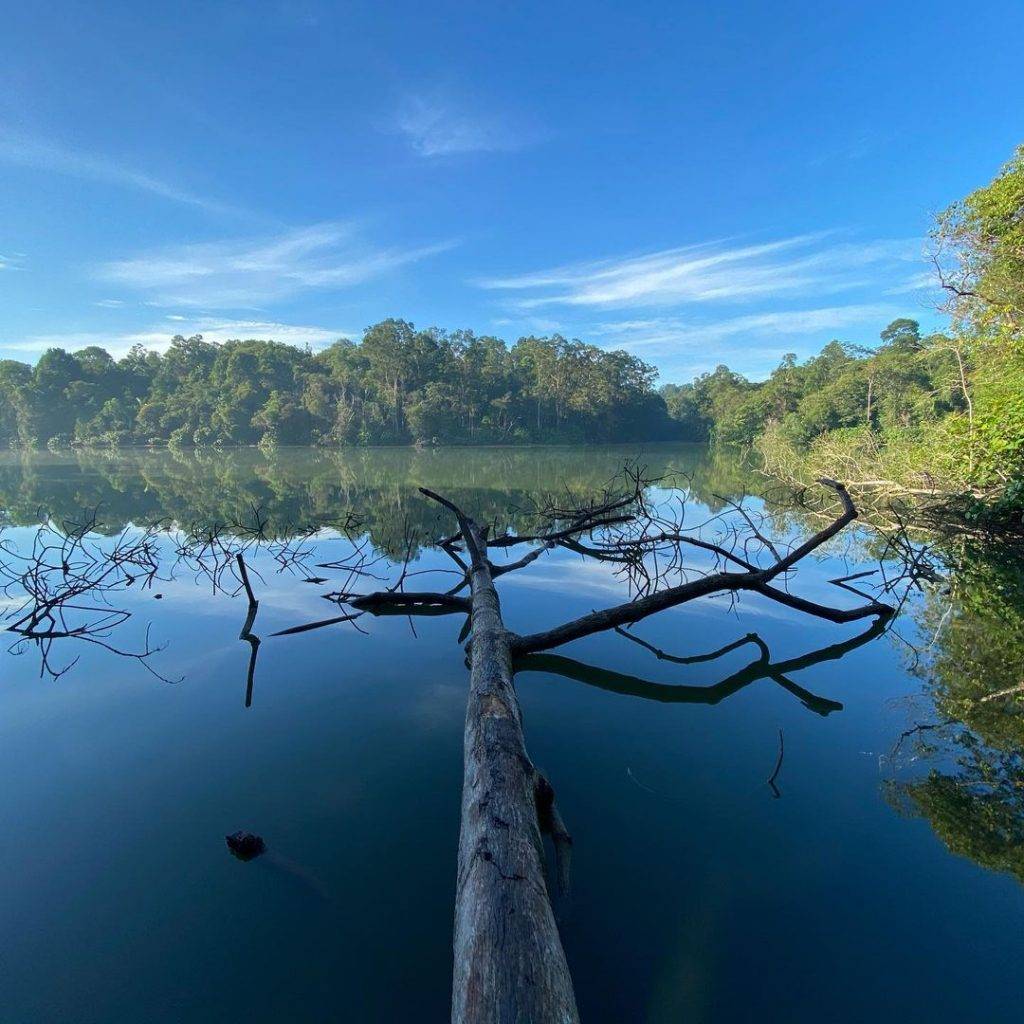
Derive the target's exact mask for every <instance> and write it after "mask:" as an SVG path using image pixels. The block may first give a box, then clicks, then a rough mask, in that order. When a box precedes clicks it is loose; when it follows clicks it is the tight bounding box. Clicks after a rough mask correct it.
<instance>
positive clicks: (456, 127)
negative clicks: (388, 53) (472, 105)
mask: <svg viewBox="0 0 1024 1024" xmlns="http://www.w3.org/2000/svg"><path fill="white" fill-rule="evenodd" d="M395 126H396V128H397V129H398V131H399V132H400V133H401V134H403V135H404V136H405V137H406V138H407V139H408V141H409V145H411V146H412V148H413V149H414V150H415V151H416V152H417V153H419V154H420V155H421V156H426V157H434V156H452V155H455V154H459V153H497V152H511V151H512V150H516V149H522V148H523V147H524V146H527V145H529V144H530V143H531V142H533V141H535V139H536V134H535V133H532V132H529V131H528V130H526V129H525V128H524V127H523V126H522V125H518V126H517V125H514V124H513V123H512V121H511V119H509V118H507V117H505V118H502V117H495V116H493V115H482V114H473V113H470V112H469V111H466V110H463V109H461V108H460V107H459V106H458V105H457V104H455V103H454V102H453V101H452V100H450V99H446V98H443V97H440V96H434V97H423V96H414V97H410V98H409V99H407V100H406V101H405V102H404V103H403V104H402V106H401V108H400V109H399V111H398V115H397V117H396V119H395Z"/></svg>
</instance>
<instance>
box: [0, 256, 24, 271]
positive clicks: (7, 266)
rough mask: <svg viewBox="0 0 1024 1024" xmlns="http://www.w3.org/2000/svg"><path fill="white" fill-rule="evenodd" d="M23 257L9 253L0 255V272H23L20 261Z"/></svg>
mask: <svg viewBox="0 0 1024 1024" xmlns="http://www.w3.org/2000/svg"><path fill="white" fill-rule="evenodd" d="M23 259H24V257H23V256H22V254H21V253H18V252H11V253H7V254H6V255H4V254H3V253H0V270H24V269H25V268H24V266H22V260H23Z"/></svg>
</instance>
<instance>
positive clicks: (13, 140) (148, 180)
mask: <svg viewBox="0 0 1024 1024" xmlns="http://www.w3.org/2000/svg"><path fill="white" fill-rule="evenodd" d="M0 162H3V163H8V164H16V165H18V166H21V167H31V168H34V169H36V170H41V171H52V172H53V173H55V174H67V175H71V176H72V177H76V178H87V179H89V180H91V181H100V182H104V183H106V184H109V185H117V186H120V187H123V188H130V189H134V190H136V191H139V192H149V193H150V194H152V195H155V196H159V197H160V198H162V199H168V200H170V201H171V202H175V203H182V204H184V205H186V206H195V207H198V208H200V209H203V210H206V211H208V212H210V213H222V214H232V215H238V214H239V213H240V211H239V210H238V209H236V208H235V207H232V206H229V205H227V204H226V203H219V202H216V201H215V200H211V199H206V198H204V197H203V196H199V195H196V194H195V193H194V192H189V191H188V190H187V189H183V188H179V187H178V186H177V185H172V184H170V183H169V182H166V181H163V180H161V179H160V178H154V177H151V176H150V175H148V174H144V173H143V172H141V171H138V170H136V169H135V168H133V167H129V166H127V165H125V164H122V163H119V162H118V161H116V160H112V159H110V158H108V157H105V156H100V155H98V154H94V153H88V152H84V151H81V150H74V149H69V148H66V147H64V146H61V145H58V144H57V143H54V142H50V141H48V140H44V139H38V138H35V137H32V136H29V135H23V134H19V133H16V132H13V131H11V130H9V129H6V128H3V127H0Z"/></svg>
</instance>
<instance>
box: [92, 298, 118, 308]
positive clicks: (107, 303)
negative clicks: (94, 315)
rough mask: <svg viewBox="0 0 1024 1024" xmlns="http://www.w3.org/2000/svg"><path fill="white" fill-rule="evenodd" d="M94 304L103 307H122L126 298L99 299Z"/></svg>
mask: <svg viewBox="0 0 1024 1024" xmlns="http://www.w3.org/2000/svg"><path fill="white" fill-rule="evenodd" d="M93 305H94V306H99V307H100V308H101V309H120V308H121V307H122V306H123V305H124V299H99V300H98V301H97V302H94V303H93Z"/></svg>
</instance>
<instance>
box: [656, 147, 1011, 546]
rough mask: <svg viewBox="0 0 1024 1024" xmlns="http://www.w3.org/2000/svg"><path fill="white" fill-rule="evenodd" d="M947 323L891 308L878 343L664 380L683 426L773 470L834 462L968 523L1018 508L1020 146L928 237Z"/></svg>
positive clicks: (798, 475) (824, 471)
mask: <svg viewBox="0 0 1024 1024" xmlns="http://www.w3.org/2000/svg"><path fill="white" fill-rule="evenodd" d="M931 257H932V261H933V263H934V271H935V275H936V283H937V284H938V285H939V286H941V288H942V289H943V291H944V293H945V295H946V297H947V302H946V312H947V313H948V314H949V321H950V323H949V328H948V330H947V331H943V332H938V333H934V334H930V335H927V336H922V334H921V330H920V326H919V324H918V322H917V321H915V320H912V319H908V318H901V319H898V320H894V321H893V322H892V323H890V324H889V325H888V326H887V327H886V328H885V329H884V330H883V331H882V332H881V338H880V341H881V344H880V345H878V346H877V347H875V348H873V349H865V348H862V347H858V346H854V345H849V344H843V343H842V342H839V341H831V342H829V343H828V344H827V345H826V346H825V347H824V348H823V349H822V351H821V352H820V353H819V354H818V355H817V356H814V357H813V358H811V359H808V360H806V361H805V362H803V363H800V362H798V361H797V360H796V358H795V357H794V356H786V357H785V358H784V359H783V360H782V362H781V364H780V365H779V366H778V368H777V369H776V370H775V371H774V372H773V373H772V374H771V376H770V377H769V378H768V379H767V380H766V381H763V382H759V383H755V382H752V381H749V380H747V379H746V378H744V377H743V376H741V375H740V374H738V373H735V372H734V371H732V370H730V369H729V368H728V367H726V366H719V367H718V368H717V369H716V370H715V371H714V372H713V373H708V374H704V375H703V376H701V377H699V378H698V379H697V380H696V381H694V382H693V383H692V384H687V385H683V386H678V387H677V386H669V387H666V388H665V389H663V392H662V393H663V395H664V396H665V399H666V402H667V404H668V407H669V412H670V414H671V415H672V416H673V417H674V418H675V419H677V420H678V421H679V422H680V423H681V424H682V425H683V428H684V430H685V432H686V433H687V435H688V436H690V437H693V438H708V439H710V440H712V441H715V442H717V443H721V444H726V445H740V446H749V447H751V448H753V449H755V450H756V451H757V452H758V453H759V454H760V457H761V459H762V460H763V465H764V468H765V470H766V471H767V472H768V473H769V474H770V475H773V476H779V477H783V478H786V479H791V480H798V481H801V482H806V481H809V480H811V479H813V478H815V477H817V476H821V475H828V476H834V477H836V478H838V479H841V480H845V481H847V482H848V483H849V484H850V486H852V487H854V488H858V489H860V490H862V491H871V492H874V493H875V494H876V495H878V496H880V497H882V498H883V499H885V500H889V499H891V498H892V497H894V496H904V497H906V496H909V497H911V498H914V497H917V498H927V499H929V501H930V502H931V503H932V505H933V506H934V504H935V503H936V502H939V503H942V505H943V507H944V508H945V509H947V510H948V511H949V512H951V513H955V515H956V517H957V518H960V519H961V520H963V521H964V522H966V523H968V524H970V523H972V522H973V523H979V524H986V525H989V526H992V525H996V526H998V527H1000V528H1005V527H1007V526H1009V527H1014V528H1019V527H1020V525H1021V521H1022V520H1021V516H1022V512H1024V147H1021V148H1020V149H1018V151H1017V153H1016V154H1015V156H1014V158H1013V159H1012V160H1011V161H1010V163H1008V164H1007V165H1006V167H1004V168H1003V170H1002V171H1001V172H1000V174H999V175H998V176H997V177H996V179H995V180H994V181H993V182H992V183H991V184H989V185H987V186H985V187H984V188H980V189H978V190H977V191H976V192H973V193H972V194H971V195H969V196H968V197H967V198H966V199H964V200H963V201H961V202H958V203H955V204H954V205H953V206H951V207H950V208H949V209H948V210H946V211H945V212H944V213H943V214H942V215H941V216H940V217H939V218H938V220H937V223H936V227H935V230H934V232H933V236H932V251H931Z"/></svg>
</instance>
